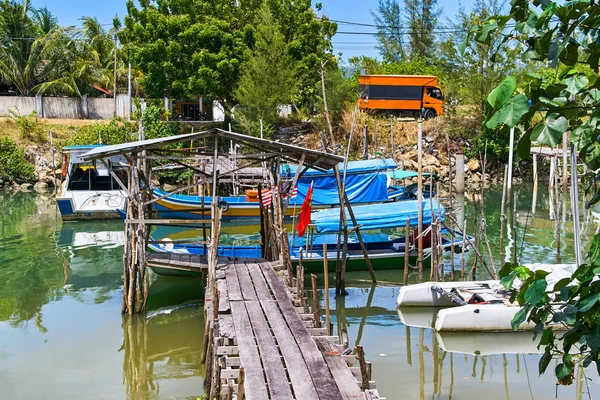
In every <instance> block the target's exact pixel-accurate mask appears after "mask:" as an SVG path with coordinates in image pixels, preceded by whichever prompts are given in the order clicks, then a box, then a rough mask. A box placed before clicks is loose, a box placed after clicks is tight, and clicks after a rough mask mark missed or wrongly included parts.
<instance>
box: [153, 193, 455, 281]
mask: <svg viewBox="0 0 600 400" xmlns="http://www.w3.org/2000/svg"><path fill="white" fill-rule="evenodd" d="M417 205H418V203H417V201H404V202H392V203H384V204H378V205H361V206H356V207H354V215H355V217H356V220H357V223H358V224H359V225H361V229H365V230H367V231H368V232H371V231H372V230H381V229H394V228H398V227H402V231H404V229H405V226H406V222H407V221H409V223H410V226H411V227H412V228H416V227H417V220H418V218H417V216H418V207H417ZM431 206H433V213H432V208H431ZM443 213H444V208H443V207H442V206H441V205H439V206H438V204H437V201H436V200H428V201H424V202H423V224H424V225H425V226H427V225H429V224H431V221H432V216H433V215H435V218H438V217H439V218H440V219H443ZM334 214H335V215H337V219H336V217H335V216H334ZM311 219H312V221H313V227H314V233H311V234H310V235H312V236H310V237H307V238H302V239H298V238H295V239H290V242H291V243H293V244H292V245H291V249H290V259H291V261H292V264H293V265H297V264H298V263H299V262H300V257H301V254H300V253H302V265H303V266H304V268H305V270H306V271H307V272H322V271H323V262H324V259H325V254H324V253H323V244H327V261H328V266H329V267H330V270H333V269H334V268H335V264H336V260H337V251H336V244H337V228H338V225H339V210H322V211H317V212H314V213H312V218H311ZM348 219H350V218H349V217H348ZM351 228H352V225H351V224H350V226H349V229H351ZM332 233H335V234H332ZM442 233H443V237H442V245H441V247H442V249H443V250H444V251H448V250H450V249H451V248H452V246H453V245H454V247H455V249H460V248H461V246H462V245H463V242H464V240H465V239H464V238H463V237H462V236H461V235H460V233H459V232H449V231H447V230H444V231H443V232H442ZM401 235H403V236H399V235H390V234H385V233H379V234H377V233H366V234H365V235H363V239H364V244H365V248H366V251H367V252H368V254H369V260H370V261H371V265H372V266H373V268H374V269H402V268H403V267H404V258H405V257H408V258H409V265H410V266H413V267H414V266H416V265H417V259H418V251H417V248H416V243H415V240H414V238H413V236H414V234H413V235H411V236H410V237H409V238H408V246H407V238H406V235H404V232H402V233H401ZM292 240H293V241H292ZM160 241H161V243H153V244H150V245H149V248H150V249H151V250H152V251H156V252H171V253H177V254H197V255H201V254H207V247H206V246H205V245H202V244H183V243H177V242H169V240H168V238H167V240H166V243H165V239H161V240H160ZM423 242H424V246H425V248H424V249H423V266H424V267H429V266H430V264H431V257H430V255H431V246H430V243H431V238H430V236H428V235H425V236H424V240H423ZM218 255H219V256H224V257H248V258H260V257H262V247H261V246H260V245H255V246H252V245H240V246H235V245H227V246H219V248H218ZM346 257H347V263H346V270H347V271H360V270H366V269H367V265H366V261H365V257H364V255H363V252H362V249H361V246H360V243H359V242H358V241H357V240H350V241H349V243H348V248H347V252H346ZM152 268H153V270H154V271H155V272H156V273H157V274H160V275H173V274H176V275H182V274H184V275H188V276H200V275H201V272H200V271H179V270H178V271H169V270H167V269H165V268H162V267H152Z"/></svg>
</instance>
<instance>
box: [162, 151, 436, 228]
mask: <svg viewBox="0 0 600 400" xmlns="http://www.w3.org/2000/svg"><path fill="white" fill-rule="evenodd" d="M396 168H397V164H396V162H395V161H394V160H392V159H383V160H379V159H376V160H364V161H351V162H349V163H348V164H347V166H346V168H345V169H344V165H343V163H340V174H342V175H343V176H344V175H345V191H346V194H347V196H348V200H349V201H350V203H351V204H369V203H382V202H390V201H402V200H410V199H414V198H416V195H415V193H414V191H413V190H411V189H408V190H407V189H406V188H404V187H402V186H393V185H391V183H392V178H390V175H389V173H390V172H394V173H395V172H396V170H395V169H396ZM297 169H298V167H297V166H285V167H282V168H281V171H280V178H281V180H282V181H283V185H286V184H288V185H289V184H290V182H291V181H292V180H293V178H294V176H295V174H296V173H297ZM392 176H393V175H392ZM311 183H312V184H313V197H312V207H313V209H327V208H336V207H339V199H338V190H337V180H336V178H335V174H334V172H333V170H329V171H327V172H323V171H319V170H316V169H307V170H306V171H305V172H304V173H303V174H302V176H301V177H300V178H299V179H298V181H297V195H296V197H294V198H293V199H291V200H290V202H289V205H288V207H287V210H286V215H287V216H293V215H295V214H296V213H298V212H300V209H299V207H295V206H296V205H298V206H299V205H301V204H302V202H303V201H304V199H305V197H306V194H307V192H308V188H309V187H310V185H311ZM424 195H428V193H424ZM153 196H154V199H155V202H154V203H153V207H154V209H155V210H156V211H157V212H158V215H159V216H161V217H165V218H180V219H197V218H202V215H204V216H205V217H206V216H209V215H210V204H211V202H212V197H210V196H204V197H203V196H190V195H184V194H169V193H167V192H165V191H162V190H160V189H154V190H153ZM156 199H157V200H156ZM219 205H220V207H221V209H222V211H223V213H222V217H223V218H224V219H235V218H258V217H259V216H260V207H259V202H258V193H257V191H256V190H247V191H246V196H223V197H219Z"/></svg>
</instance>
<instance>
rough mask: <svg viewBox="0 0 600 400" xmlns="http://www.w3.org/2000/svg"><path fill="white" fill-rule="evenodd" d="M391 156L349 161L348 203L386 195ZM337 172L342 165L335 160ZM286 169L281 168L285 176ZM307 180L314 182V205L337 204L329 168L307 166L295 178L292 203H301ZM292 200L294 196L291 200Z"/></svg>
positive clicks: (293, 169) (293, 171)
mask: <svg viewBox="0 0 600 400" xmlns="http://www.w3.org/2000/svg"><path fill="white" fill-rule="evenodd" d="M396 166H397V164H396V162H395V161H394V160H392V159H385V160H365V161H351V162H349V163H348V166H347V168H346V194H347V195H348V200H349V201H350V202H351V203H371V202H376V201H385V200H387V199H388V193H387V175H386V171H387V170H389V169H393V168H396ZM339 169H340V174H341V175H342V177H343V175H344V165H343V163H340V164H339ZM296 170H297V167H296V166H291V167H290V170H289V172H288V174H289V177H290V178H291V177H293V176H294V175H295V174H296V172H297V171H296ZM285 174H286V171H282V175H283V176H284V177H285ZM311 182H314V191H313V197H312V202H313V204H314V205H322V204H339V203H340V202H339V197H338V189H337V180H336V179H335V174H334V172H333V169H331V170H329V171H327V172H326V173H324V172H321V171H318V170H315V169H308V170H307V171H306V172H305V173H304V174H303V175H302V177H301V178H300V179H298V196H297V198H296V199H295V202H296V204H302V202H303V201H304V198H305V197H306V193H307V192H308V188H309V187H310V184H311ZM291 204H294V200H292V203H291Z"/></svg>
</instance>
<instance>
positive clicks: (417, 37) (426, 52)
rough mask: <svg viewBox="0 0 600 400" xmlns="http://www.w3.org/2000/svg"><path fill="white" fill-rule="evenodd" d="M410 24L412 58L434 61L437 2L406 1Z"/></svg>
mask: <svg viewBox="0 0 600 400" xmlns="http://www.w3.org/2000/svg"><path fill="white" fill-rule="evenodd" d="M404 4H405V14H406V17H407V20H408V21H407V22H408V34H409V35H408V36H409V46H410V58H411V60H412V59H414V58H425V59H429V60H431V59H434V58H435V54H436V50H437V49H436V46H435V44H436V34H435V33H434V29H435V28H436V26H437V22H438V18H439V16H440V14H441V12H442V10H441V9H439V8H438V7H437V0H404Z"/></svg>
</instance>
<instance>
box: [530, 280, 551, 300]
mask: <svg viewBox="0 0 600 400" xmlns="http://www.w3.org/2000/svg"><path fill="white" fill-rule="evenodd" d="M547 287H548V282H546V280H545V279H540V280H537V281H535V282H534V283H533V284H532V285H531V286H529V287H528V288H527V290H526V291H525V301H526V302H527V303H529V304H532V305H534V306H540V305H542V304H544V303H545V302H546V301H547V299H548V296H547V295H546V288H547Z"/></svg>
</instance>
